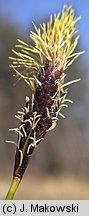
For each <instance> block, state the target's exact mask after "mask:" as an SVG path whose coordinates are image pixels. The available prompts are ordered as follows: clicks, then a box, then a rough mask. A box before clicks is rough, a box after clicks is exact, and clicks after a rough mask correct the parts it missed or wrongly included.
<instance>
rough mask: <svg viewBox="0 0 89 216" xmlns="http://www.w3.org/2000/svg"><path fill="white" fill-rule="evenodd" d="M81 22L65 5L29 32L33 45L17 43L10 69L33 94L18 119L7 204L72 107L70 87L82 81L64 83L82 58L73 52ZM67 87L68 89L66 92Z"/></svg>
mask: <svg viewBox="0 0 89 216" xmlns="http://www.w3.org/2000/svg"><path fill="white" fill-rule="evenodd" d="M78 20H80V17H78V18H76V17H75V15H74V9H73V8H72V6H67V5H65V6H64V7H63V10H62V13H61V14H60V13H58V14H57V15H56V14H54V16H52V15H51V16H50V19H49V21H48V22H47V23H46V24H45V23H42V24H41V25H40V26H39V27H37V26H36V25H35V24H34V23H33V25H34V28H35V32H30V35H29V36H30V38H31V39H32V42H33V45H29V44H27V43H25V42H23V41H22V40H19V39H18V44H17V45H16V50H12V51H13V54H14V55H13V57H10V59H11V60H12V64H11V66H10V67H11V68H13V70H14V72H15V74H14V75H15V76H16V78H17V79H18V80H21V79H23V80H24V81H25V83H26V84H27V85H28V87H29V88H30V90H31V97H30V98H29V97H27V96H26V104H25V106H24V108H22V109H21V111H18V113H17V115H16V116H15V117H16V118H17V119H19V121H20V125H19V127H18V128H14V129H10V130H11V131H15V132H16V133H17V140H16V142H13V141H8V142H12V143H15V144H16V153H15V165H14V171H13V179H12V183H11V186H10V189H9V191H8V193H7V196H6V200H11V199H13V198H14V195H15V192H16V190H17V188H18V186H19V184H20V182H21V180H22V178H23V175H24V172H25V170H26V168H27V165H28V163H29V161H30V159H31V157H32V154H33V151H34V150H35V148H36V147H37V146H38V145H39V143H40V142H41V141H42V140H43V139H44V136H45V135H46V133H47V132H48V131H51V130H52V129H53V128H55V126H56V123H57V121H58V119H59V118H60V116H61V117H63V118H65V116H64V115H63V114H62V113H61V110H62V107H68V103H72V101H71V100H69V99H67V93H68V85H70V84H72V83H76V82H78V81H79V80H80V79H79V78H78V79H76V80H72V81H69V82H67V83H65V70H66V69H67V68H68V67H69V66H70V65H71V64H72V63H73V62H74V61H75V59H76V58H77V57H78V56H80V55H81V54H83V52H74V50H75V48H76V45H77V43H78V40H79V35H76V33H77V32H78V31H77V30H76V27H75V24H76V22H77V21H78ZM66 87H67V88H66Z"/></svg>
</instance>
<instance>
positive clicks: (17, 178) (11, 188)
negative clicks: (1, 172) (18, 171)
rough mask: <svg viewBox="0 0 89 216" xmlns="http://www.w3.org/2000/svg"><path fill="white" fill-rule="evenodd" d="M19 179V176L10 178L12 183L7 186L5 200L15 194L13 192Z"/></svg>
mask: <svg viewBox="0 0 89 216" xmlns="http://www.w3.org/2000/svg"><path fill="white" fill-rule="evenodd" d="M20 181H21V179H20V178H19V177H14V179H13V180H12V183H11V186H10V188H9V191H8V193H7V195H6V198H5V199H6V200H12V199H13V197H14V195H15V192H16V190H17V188H18V186H19V184H20Z"/></svg>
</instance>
